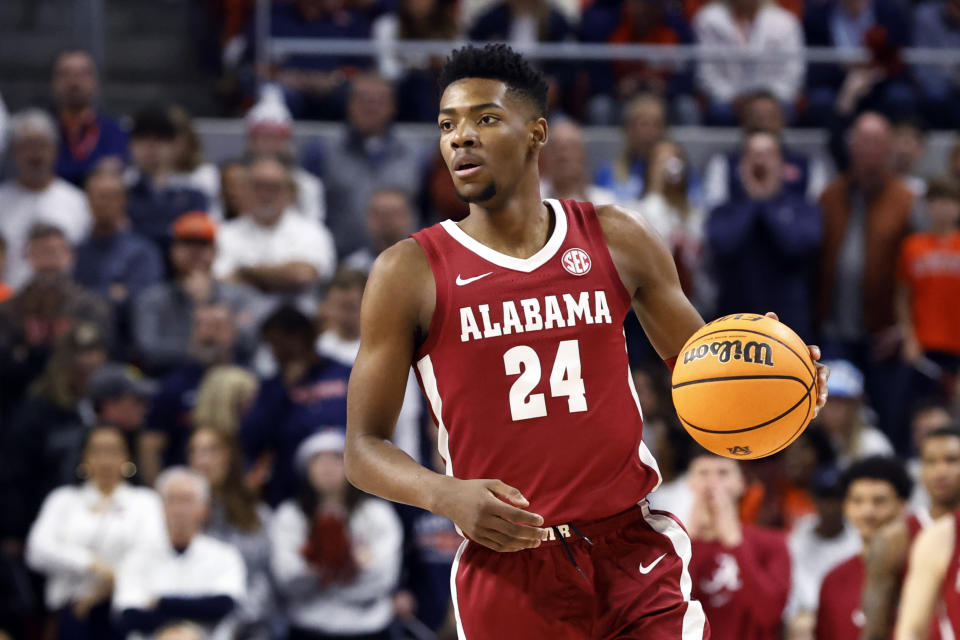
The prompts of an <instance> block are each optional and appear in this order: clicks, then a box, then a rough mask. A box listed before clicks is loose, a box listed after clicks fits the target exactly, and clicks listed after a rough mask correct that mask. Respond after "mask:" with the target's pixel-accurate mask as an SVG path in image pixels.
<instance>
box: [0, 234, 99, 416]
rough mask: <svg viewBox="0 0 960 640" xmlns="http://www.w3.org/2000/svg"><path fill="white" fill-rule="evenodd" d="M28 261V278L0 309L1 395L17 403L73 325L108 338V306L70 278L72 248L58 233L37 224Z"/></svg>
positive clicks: (29, 242) (30, 240) (28, 246)
mask: <svg viewBox="0 0 960 640" xmlns="http://www.w3.org/2000/svg"><path fill="white" fill-rule="evenodd" d="M27 260H28V264H29V265H30V268H31V270H32V272H33V277H32V279H31V280H30V282H28V283H27V285H26V286H24V287H23V289H22V290H21V291H20V292H19V293H18V294H17V295H15V296H14V297H13V298H10V299H9V300H7V301H6V302H5V303H3V304H2V305H0V376H2V379H3V385H0V395H2V396H3V397H6V398H10V399H17V400H19V398H20V397H21V395H22V392H23V391H24V390H25V389H26V388H27V386H29V385H30V383H31V382H32V381H33V380H34V378H36V377H37V376H38V375H39V374H40V372H41V371H42V370H43V369H44V367H45V366H46V363H47V358H48V357H49V355H50V352H51V351H52V350H53V349H54V348H55V346H56V344H57V342H58V341H59V340H60V338H62V337H63V336H64V335H66V334H68V333H69V332H70V331H71V329H72V328H73V327H74V326H76V325H78V324H81V323H87V324H91V325H93V328H94V329H95V330H96V332H97V336H98V339H99V340H101V341H103V342H104V344H105V345H110V344H111V343H112V337H113V334H112V322H111V317H112V314H111V312H110V307H109V305H107V303H106V302H104V301H103V300H102V299H101V298H100V297H99V296H97V295H96V294H93V293H91V292H89V291H87V290H86V289H84V288H83V287H81V286H79V285H77V284H76V283H75V282H74V281H73V280H72V278H71V274H72V272H73V250H72V249H71V247H70V244H69V242H68V241H67V239H66V237H65V236H64V234H63V232H62V231H61V230H60V229H58V228H57V227H52V226H50V225H46V224H39V225H36V226H35V227H34V228H33V229H32V230H31V231H30V238H29V240H28V242H27Z"/></svg>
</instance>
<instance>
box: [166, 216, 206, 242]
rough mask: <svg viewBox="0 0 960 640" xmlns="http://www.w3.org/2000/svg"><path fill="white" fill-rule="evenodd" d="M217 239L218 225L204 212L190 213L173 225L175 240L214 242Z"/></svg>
mask: <svg viewBox="0 0 960 640" xmlns="http://www.w3.org/2000/svg"><path fill="white" fill-rule="evenodd" d="M216 238H217V223H215V222H214V221H213V219H212V218H210V216H208V215H207V214H206V213H204V212H203V211H188V212H187V213H185V214H183V215H182V216H180V217H179V218H177V219H176V221H175V222H174V223H173V239H174V240H200V241H202V242H213V241H214V240H216Z"/></svg>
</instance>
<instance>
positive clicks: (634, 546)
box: [450, 500, 710, 640]
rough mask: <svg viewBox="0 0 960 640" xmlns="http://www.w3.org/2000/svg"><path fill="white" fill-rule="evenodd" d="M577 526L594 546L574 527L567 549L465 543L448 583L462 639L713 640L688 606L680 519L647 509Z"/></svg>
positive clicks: (695, 605)
mask: <svg viewBox="0 0 960 640" xmlns="http://www.w3.org/2000/svg"><path fill="white" fill-rule="evenodd" d="M574 525H575V530H576V531H579V532H580V533H582V535H583V536H585V537H586V538H588V539H589V540H590V542H592V543H593V544H592V545H591V544H590V543H589V542H587V541H586V540H584V539H583V538H582V537H580V535H578V534H577V533H576V531H571V530H570V529H569V528H568V527H560V529H561V531H560V533H561V534H564V535H562V537H563V539H564V540H565V541H566V543H567V548H564V545H563V544H562V543H561V542H560V540H559V539H557V537H556V536H552V537H553V538H554V539H553V540H547V541H545V542H544V543H543V544H541V545H540V547H538V548H536V549H527V550H525V551H518V552H515V553H498V552H496V551H492V550H490V549H488V548H486V547H484V546H482V545H480V544H477V543H475V542H470V541H464V543H463V544H462V545H461V546H460V550H459V551H458V552H457V556H456V560H455V561H454V563H453V571H452V574H451V577H450V586H451V591H452V594H453V605H454V610H455V613H456V617H457V631H458V634H459V638H460V640H615V639H616V640H640V639H641V638H642V639H643V640H707V639H708V638H709V637H710V628H709V625H708V624H707V620H706V617H705V616H704V613H703V608H702V607H701V606H700V603H699V602H697V601H696V600H690V588H691V586H692V581H691V578H690V573H689V572H688V570H687V569H688V565H689V563H690V538H688V537H687V533H686V531H685V530H684V528H683V527H682V526H681V525H680V523H679V522H678V521H677V520H676V518H674V517H673V516H672V515H671V514H669V513H667V512H665V511H654V510H651V509H650V508H649V506H648V505H647V502H646V501H645V500H644V501H642V502H641V503H640V504H639V505H637V506H636V507H634V508H631V509H629V510H627V511H625V512H623V513H621V514H617V515H615V516H611V517H610V518H605V519H603V520H596V521H593V522H590V523H582V524H581V523H574ZM567 534H568V535H569V537H568V535H567ZM568 550H569V553H570V555H572V560H571V557H570V555H568ZM573 561H576V565H574V562H573ZM578 567H579V571H578ZM581 572H582V574H581Z"/></svg>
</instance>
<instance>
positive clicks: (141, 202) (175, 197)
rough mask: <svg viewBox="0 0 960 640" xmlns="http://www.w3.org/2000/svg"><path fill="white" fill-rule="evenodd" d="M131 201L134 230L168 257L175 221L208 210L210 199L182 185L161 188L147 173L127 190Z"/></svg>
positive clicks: (128, 208) (129, 205) (129, 212)
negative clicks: (188, 214)
mask: <svg viewBox="0 0 960 640" xmlns="http://www.w3.org/2000/svg"><path fill="white" fill-rule="evenodd" d="M127 198H128V205H127V213H128V214H129V216H130V222H131V224H132V225H133V230H134V231H135V232H137V233H139V234H140V235H141V236H144V237H145V238H148V239H149V240H151V241H152V242H153V243H154V245H156V246H157V248H158V249H160V250H161V252H162V253H163V254H164V255H166V250H167V247H168V246H169V243H170V227H172V226H173V223H174V221H175V220H176V219H177V218H179V217H180V216H181V215H182V214H184V213H186V212H188V211H206V210H207V197H206V196H205V195H203V194H202V193H200V192H199V191H197V190H196V189H190V188H188V187H179V186H176V187H175V186H166V187H163V188H160V189H158V188H156V187H155V186H154V185H153V184H152V182H151V180H150V178H149V177H148V176H146V175H144V174H140V176H139V177H138V179H137V181H136V182H134V184H132V185H131V186H130V188H129V189H128V190H127Z"/></svg>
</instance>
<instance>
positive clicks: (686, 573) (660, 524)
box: [640, 500, 707, 640]
mask: <svg viewBox="0 0 960 640" xmlns="http://www.w3.org/2000/svg"><path fill="white" fill-rule="evenodd" d="M640 509H641V510H642V511H643V519H644V520H646V522H647V524H648V525H650V526H651V527H652V528H653V530H654V531H656V532H658V533H661V534H663V535H665V536H666V537H667V538H669V539H670V542H671V544H673V550H674V551H675V552H676V554H677V555H678V556H680V561H681V562H682V563H683V567H682V569H681V571H680V593H681V595H683V599H684V600H686V601H687V602H688V603H689V604H687V610H686V612H685V613H684V614H683V631H682V632H681V634H680V639H681V640H701V639H702V638H703V632H704V627H705V626H706V622H707V616H706V615H705V614H704V613H703V605H701V604H700V602H699V601H698V600H690V591H691V589H692V588H693V579H692V578H691V577H690V558H691V557H692V556H693V550H692V545H691V544H690V537H689V536H687V532H686V531H684V530H683V527H681V526H680V525H679V524H677V521H676V520H674V519H673V518H671V517H670V516H666V515H662V514H659V513H651V511H650V505H649V504H648V503H647V501H646V500H641V501H640Z"/></svg>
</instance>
